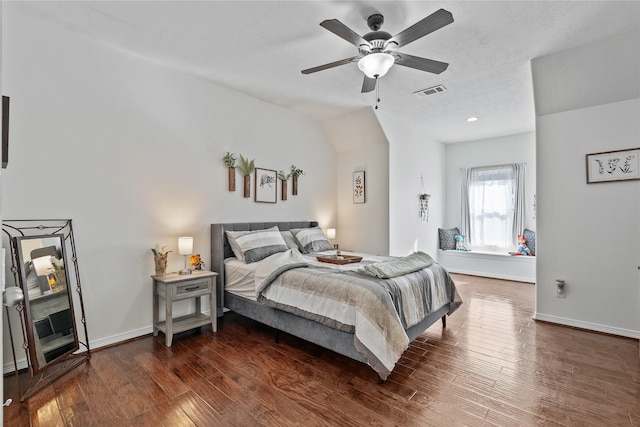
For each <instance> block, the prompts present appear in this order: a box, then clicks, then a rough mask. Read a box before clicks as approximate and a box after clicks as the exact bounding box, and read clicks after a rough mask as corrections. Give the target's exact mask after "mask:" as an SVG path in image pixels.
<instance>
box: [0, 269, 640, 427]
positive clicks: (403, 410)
mask: <svg viewBox="0 0 640 427" xmlns="http://www.w3.org/2000/svg"><path fill="white" fill-rule="evenodd" d="M453 276H454V280H455V281H456V283H457V285H458V289H459V292H460V294H461V296H462V298H463V300H464V304H463V306H462V307H461V308H460V309H459V310H458V311H457V312H456V313H454V314H453V315H452V316H451V317H449V318H448V319H447V327H446V328H445V329H443V328H442V326H441V323H440V322H438V323H437V324H436V325H434V326H433V327H432V328H431V329H429V330H428V331H427V332H425V333H424V334H423V335H422V336H420V337H418V339H416V340H415V341H414V342H413V343H412V344H411V346H410V348H409V349H408V350H407V351H406V352H405V354H404V356H403V357H402V359H401V360H400V362H399V364H398V365H396V368H395V370H394V372H393V373H392V374H391V376H390V377H389V379H388V380H387V381H386V382H385V383H384V384H383V385H379V384H378V382H377V375H376V374H375V373H374V371H373V370H371V369H370V368H369V367H367V366H365V365H363V364H360V363H358V362H354V361H352V360H350V359H347V358H345V357H342V356H340V355H337V354H335V353H333V352H330V351H327V350H323V349H321V348H319V347H317V346H315V345H312V344H309V343H306V342H304V341H302V340H300V339H297V338H295V337H292V336H289V335H281V337H280V343H279V344H276V343H275V342H274V332H273V330H271V329H270V328H267V327H264V326H262V325H259V324H256V323H255V322H252V321H250V320H247V319H244V318H242V317H240V316H237V315H234V314H230V315H227V316H225V319H224V322H223V323H221V324H220V325H219V330H218V333H217V334H213V333H212V332H211V329H210V328H203V329H202V330H201V331H196V332H187V333H183V334H179V335H177V336H176V337H175V338H174V345H173V346H172V347H171V348H166V347H165V346H164V345H163V344H162V343H163V340H164V337H163V336H162V334H160V336H159V337H157V338H153V337H151V336H147V337H143V338H141V339H137V340H134V341H131V342H127V343H124V344H121V345H117V346H114V347H110V348H106V349H102V350H98V351H95V352H94V353H93V357H92V359H91V361H90V362H89V363H86V364H84V365H82V366H80V367H78V368H76V369H75V370H73V371H72V372H70V373H69V374H67V375H66V376H64V377H62V378H61V379H59V380H58V381H56V382H55V383H54V384H52V385H51V386H49V387H47V388H46V389H44V390H43V391H41V392H39V393H38V394H37V395H35V396H34V397H32V398H31V399H29V400H28V401H27V402H24V403H22V404H21V403H20V401H19V398H18V394H17V391H16V386H15V379H14V377H13V376H7V377H5V379H4V387H5V399H6V398H12V399H13V400H14V403H13V404H12V405H11V406H9V407H7V408H4V422H5V425H6V426H28V425H33V426H93V425H104V426H126V425H136V426H138V425H139V426H217V425H236V426H260V425H264V426H272V425H304V426H313V425H323V426H327V425H336V426H379V425H384V426H387V425H398V426H423V425H425V426H426V425H434V426H455V425H470V426H479V425H499V426H516V425H525V426H529V425H545V426H554V425H565V426H587V425H593V426H624V425H640V358H639V357H638V341H637V340H632V339H626V338H620V337H614V336H609V335H604V334H598V333H592V332H587V331H583V330H577V329H572V328H566V327H561V326H557V325H553V324H548V323H543V322H534V321H533V320H531V316H532V314H533V304H534V286H533V285H531V284H524V283H518V282H508V281H502V280H492V279H484V278H477V277H472V276H462V275H453Z"/></svg>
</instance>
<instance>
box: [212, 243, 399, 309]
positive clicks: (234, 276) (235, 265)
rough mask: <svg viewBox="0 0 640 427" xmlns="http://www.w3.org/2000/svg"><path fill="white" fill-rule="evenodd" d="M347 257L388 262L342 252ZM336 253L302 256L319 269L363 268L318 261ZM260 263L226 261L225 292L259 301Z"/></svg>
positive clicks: (377, 258) (383, 258) (374, 256)
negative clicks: (257, 286)
mask: <svg viewBox="0 0 640 427" xmlns="http://www.w3.org/2000/svg"><path fill="white" fill-rule="evenodd" d="M342 253H343V254H345V255H356V256H361V257H363V261H364V262H367V261H369V262H377V261H385V260H388V259H389V258H388V257H382V256H376V255H371V254H364V253H358V252H344V251H343V252H342ZM335 254H336V251H335V250H331V251H324V252H315V253H311V254H302V256H303V257H304V258H305V259H306V260H307V262H308V263H309V265H312V266H318V267H327V268H335V269H337V270H355V269H356V268H359V267H361V266H362V263H359V262H357V263H353V264H342V265H339V264H331V263H326V262H322V261H318V260H317V259H316V257H317V256H319V255H325V256H326V255H335ZM259 264H260V261H258V262H254V263H250V264H245V263H244V262H242V261H240V260H239V259H237V258H233V257H232V258H227V259H225V260H224V267H225V270H224V274H225V279H226V284H225V288H224V289H225V291H227V292H231V293H232V294H235V295H238V296H241V297H244V298H249V299H251V300H253V301H257V300H258V293H257V292H256V283H255V271H256V268H257V267H258V265H259Z"/></svg>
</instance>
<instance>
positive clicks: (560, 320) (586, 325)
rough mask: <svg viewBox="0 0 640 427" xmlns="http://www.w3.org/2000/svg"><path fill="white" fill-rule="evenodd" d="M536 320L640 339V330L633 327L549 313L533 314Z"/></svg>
mask: <svg viewBox="0 0 640 427" xmlns="http://www.w3.org/2000/svg"><path fill="white" fill-rule="evenodd" d="M533 319H534V320H542V321H545V322H550V323H557V324H559V325H565V326H573V327H574V328H580V329H587V330H589V331H596V332H604V333H606V334H611V335H619V336H622V337H627V338H636V339H640V331H633V330H631V329H625V328H616V327H614V326H606V325H600V324H597V323H590V322H583V321H581V320H574V319H567V318H565V317H558V316H551V315H549V314H541V313H535V314H534V315H533Z"/></svg>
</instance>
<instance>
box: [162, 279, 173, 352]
mask: <svg viewBox="0 0 640 427" xmlns="http://www.w3.org/2000/svg"><path fill="white" fill-rule="evenodd" d="M173 297H174V291H173V287H172V286H169V287H168V288H167V295H165V299H164V302H165V307H166V313H165V315H166V317H165V326H166V328H167V330H166V332H165V336H164V342H165V345H166V346H167V347H171V341H172V340H173Z"/></svg>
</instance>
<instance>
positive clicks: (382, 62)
mask: <svg viewBox="0 0 640 427" xmlns="http://www.w3.org/2000/svg"><path fill="white" fill-rule="evenodd" d="M394 62H395V58H394V57H393V56H392V55H390V54H388V53H384V52H376V53H370V54H369V55H365V56H363V57H362V58H360V60H359V61H358V68H360V71H362V72H363V73H364V74H365V75H366V76H367V77H370V78H372V79H376V78H380V77H382V76H384V75H385V74H387V71H389V69H390V68H391V66H392V65H393V63H394Z"/></svg>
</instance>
